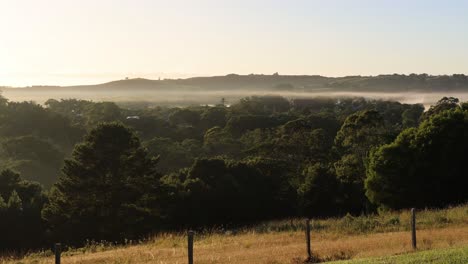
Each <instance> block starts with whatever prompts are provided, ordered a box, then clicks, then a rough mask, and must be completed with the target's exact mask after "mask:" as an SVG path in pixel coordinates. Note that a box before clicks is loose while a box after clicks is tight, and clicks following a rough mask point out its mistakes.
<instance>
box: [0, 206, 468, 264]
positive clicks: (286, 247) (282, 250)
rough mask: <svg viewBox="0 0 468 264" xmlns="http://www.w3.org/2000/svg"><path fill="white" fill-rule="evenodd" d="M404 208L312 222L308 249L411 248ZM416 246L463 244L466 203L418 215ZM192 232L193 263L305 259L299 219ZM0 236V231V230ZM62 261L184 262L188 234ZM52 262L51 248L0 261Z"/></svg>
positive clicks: (339, 254) (325, 253)
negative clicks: (231, 229)
mask: <svg viewBox="0 0 468 264" xmlns="http://www.w3.org/2000/svg"><path fill="white" fill-rule="evenodd" d="M409 223H410V213H409V211H408V210H402V211H393V212H381V213H380V214H376V215H369V216H358V217H352V216H349V215H348V216H344V217H342V218H329V219H322V220H317V219H316V220H313V221H312V251H313V252H314V254H316V255H317V257H318V258H319V259H321V260H340V259H355V258H366V257H381V256H390V255H395V254H402V253H406V252H412V249H411V245H410V242H411V238H410V232H409V228H410V225H409ZM417 227H418V232H417V236H418V248H419V250H429V249H442V248H453V247H457V246H462V247H463V246H465V247H466V246H468V205H466V204H465V205H460V206H456V207H449V208H446V209H438V210H419V211H418V213H417ZM237 231H238V234H236V235H226V234H221V233H220V232H219V231H216V230H213V231H211V232H204V233H200V234H197V235H196V236H195V245H194V246H195V248H194V251H195V254H194V255H195V263H197V264H200V263H233V264H235V263H269V264H272V263H301V260H304V259H305V257H306V255H305V254H306V245H305V235H304V221H303V220H300V219H288V220H280V221H269V222H264V223H260V224H257V225H254V226H251V227H245V228H242V229H239V230H237ZM0 235H1V234H0ZM62 256H63V263H67V264H68V263H82V264H85V263H156V264H165V263H187V238H186V236H185V235H181V234H170V233H168V234H162V235H158V236H156V237H155V238H153V239H152V240H151V241H148V242H145V243H141V244H138V245H127V246H109V245H103V244H99V243H97V244H91V245H88V246H86V247H84V248H80V249H72V250H68V251H66V252H64V254H63V255H62ZM13 263H24V264H26V263H35V264H45V263H53V255H52V252H51V251H44V252H37V253H33V254H30V255H28V256H26V257H24V258H22V259H14V258H11V257H8V256H3V257H2V256H0V264H13Z"/></svg>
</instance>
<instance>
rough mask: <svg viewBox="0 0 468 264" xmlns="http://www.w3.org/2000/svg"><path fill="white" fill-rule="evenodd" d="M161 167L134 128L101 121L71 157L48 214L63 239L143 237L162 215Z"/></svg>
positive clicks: (48, 206) (47, 209) (74, 241)
mask: <svg viewBox="0 0 468 264" xmlns="http://www.w3.org/2000/svg"><path fill="white" fill-rule="evenodd" d="M155 166H156V160H155V159H152V158H150V157H149V156H148V153H147V151H146V150H145V149H144V148H143V147H142V146H141V144H140V141H139V139H138V138H137V137H136V136H135V135H134V133H133V132H132V131H131V130H130V129H128V128H127V127H125V126H123V125H122V124H119V123H103V124H100V125H99V126H97V127H96V128H95V129H93V130H91V131H90V133H89V134H88V135H87V136H86V138H85V141H84V142H83V143H81V144H78V145H77V146H76V147H75V150H74V151H73V154H72V157H71V158H70V159H67V160H65V166H64V168H63V175H62V176H61V177H60V178H59V181H58V182H57V183H56V184H55V185H54V187H53V189H52V191H51V193H50V202H49V203H48V204H47V205H46V207H45V208H44V210H43V212H42V213H43V217H44V219H45V220H46V221H47V222H48V224H49V225H50V227H51V228H52V232H53V233H54V234H55V236H56V237H58V238H61V240H62V241H69V242H72V243H81V242H84V241H85V240H86V239H95V240H111V241H119V240H123V239H124V238H128V239H133V238H138V237H140V236H141V235H143V234H146V233H147V232H148V231H150V230H152V229H153V228H154V225H155V223H156V220H157V218H158V203H157V191H158V185H159V178H160V176H159V174H158V173H157V171H156V168H155Z"/></svg>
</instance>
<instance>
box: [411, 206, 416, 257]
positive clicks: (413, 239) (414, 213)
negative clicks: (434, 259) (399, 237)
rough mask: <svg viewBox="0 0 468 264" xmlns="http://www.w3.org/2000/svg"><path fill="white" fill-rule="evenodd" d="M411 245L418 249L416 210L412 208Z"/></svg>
mask: <svg viewBox="0 0 468 264" xmlns="http://www.w3.org/2000/svg"><path fill="white" fill-rule="evenodd" d="M411 245H412V246H413V249H416V210H415V209H414V208H411Z"/></svg>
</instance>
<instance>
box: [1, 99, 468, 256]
mask: <svg viewBox="0 0 468 264" xmlns="http://www.w3.org/2000/svg"><path fill="white" fill-rule="evenodd" d="M467 120H468V108H467V107H466V104H464V103H461V102H459V100H458V99H456V98H442V99H441V100H440V101H439V102H438V103H437V104H435V105H433V106H432V107H431V108H430V109H428V111H425V112H424V107H423V106H422V105H418V104H402V103H398V102H393V101H383V100H370V99H365V98H354V97H353V98H350V97H348V98H328V97H318V98H309V99H305V98H302V99H287V98H284V97H279V96H251V97H246V98H244V99H242V100H240V101H239V102H237V103H235V104H233V105H231V106H227V105H225V104H223V103H221V104H218V105H215V106H190V107H184V108H179V107H147V106H146V105H144V104H143V105H141V106H140V107H123V106H119V105H117V104H115V103H113V102H92V101H85V100H77V99H67V100H54V99H51V100H48V101H47V103H46V104H45V105H39V104H36V103H34V102H9V101H7V100H2V101H1V104H0V121H1V122H0V165H1V167H0V168H1V170H0V214H1V216H2V217H0V221H1V223H0V227H1V228H3V229H2V230H3V231H2V234H5V235H4V236H3V237H5V240H2V241H4V242H3V243H2V244H0V247H1V248H0V249H1V250H8V249H20V248H22V249H26V248H33V247H44V246H45V245H47V243H49V242H50V241H53V240H60V241H63V242H65V243H68V244H70V245H81V244H83V243H85V242H86V241H92V240H107V241H114V242H122V241H124V240H125V239H139V238H144V237H145V236H147V235H149V234H151V233H153V232H161V231H165V230H179V229H184V228H206V227H211V226H224V227H228V226H239V225H243V224H249V223H252V222H256V221H262V220H266V219H277V218H283V217H295V216H304V217H323V216H339V215H344V214H348V213H349V214H366V213H373V212H376V211H377V210H378V209H379V208H382V209H383V208H395V209H400V208H407V207H421V208H422V207H428V206H429V207H442V206H446V205H450V204H457V203H463V202H466V201H467V198H468V194H467V193H466V192H465V191H464V189H463V187H464V186H466V185H467V177H466V173H464V164H466V163H467V162H468V160H467V158H466V157H465V156H466V155H464V149H466V148H467V147H468V141H467V137H466V135H467V133H468V121H467ZM18 221H21V223H23V224H22V225H21V226H27V227H28V228H27V229H21V228H20V227H18V225H16V224H14V223H17V222H18ZM31 233H34V234H36V235H35V236H34V237H35V238H34V239H30V237H31V236H30V235H27V234H31ZM18 234H19V235H18ZM26 240H27V241H28V243H23V242H24V241H26Z"/></svg>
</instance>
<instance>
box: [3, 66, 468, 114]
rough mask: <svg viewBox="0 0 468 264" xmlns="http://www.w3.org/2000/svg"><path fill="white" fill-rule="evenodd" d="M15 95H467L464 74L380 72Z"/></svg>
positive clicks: (419, 99) (420, 99)
mask: <svg viewBox="0 0 468 264" xmlns="http://www.w3.org/2000/svg"><path fill="white" fill-rule="evenodd" d="M0 90H1V93H2V95H3V96H4V97H6V98H7V99H9V100H11V101H35V102H37V103H41V104H42V103H45V102H46V101H47V100H48V99H51V98H53V99H68V98H75V99H84V100H93V101H113V102H148V103H151V105H153V106H156V105H158V106H187V105H200V104H202V105H205V104H217V103H219V102H220V101H221V100H226V101H227V102H228V103H229V104H232V103H235V102H236V101H238V100H239V99H241V98H243V97H246V96H252V95H279V96H284V97H287V98H299V97H317V96H342V97H343V96H345V97H346V96H361V97H369V98H381V99H386V100H395V101H399V102H405V103H422V104H424V105H425V106H428V105H431V104H433V103H435V102H437V100H439V99H440V98H441V97H443V96H455V97H458V98H460V99H461V100H468V77H467V76H465V75H461V74H459V75H456V74H455V75H450V76H448V75H443V76H431V75H426V74H420V75H416V74H412V75H397V74H393V75H379V76H347V77H324V76H318V75H278V74H273V75H260V74H251V75H237V74H229V75H226V76H213V77H195V78H188V79H164V80H148V79H142V78H135V79H125V80H118V81H112V82H108V83H102V84H96V85H76V86H30V87H18V88H13V87H3V88H2V87H0Z"/></svg>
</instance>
